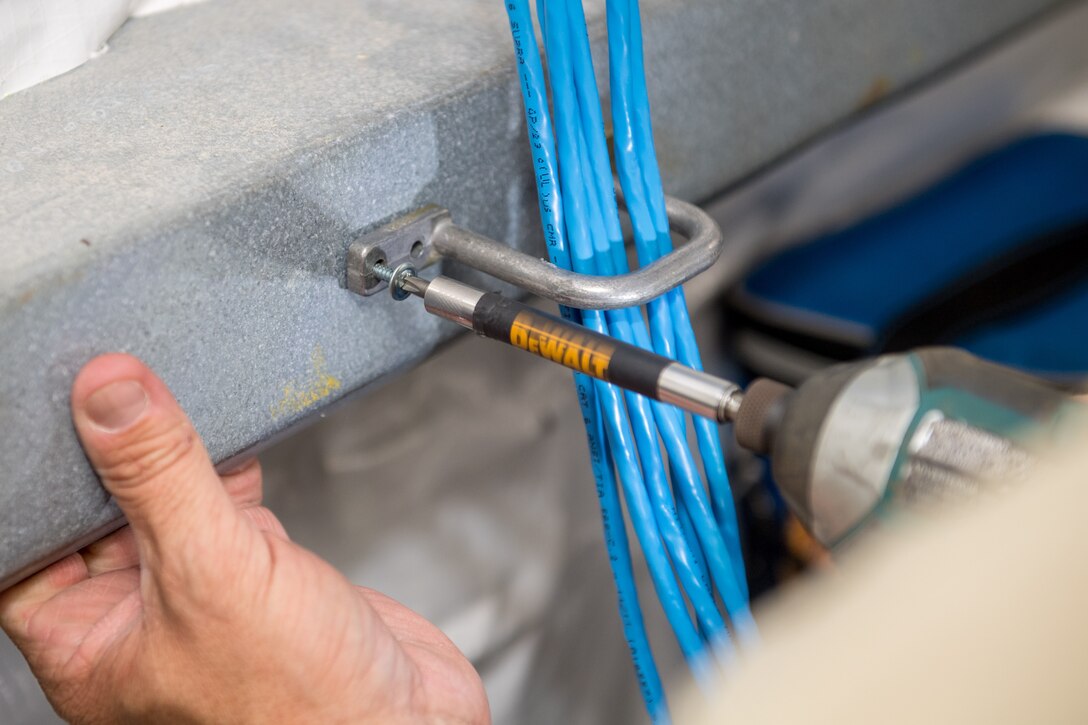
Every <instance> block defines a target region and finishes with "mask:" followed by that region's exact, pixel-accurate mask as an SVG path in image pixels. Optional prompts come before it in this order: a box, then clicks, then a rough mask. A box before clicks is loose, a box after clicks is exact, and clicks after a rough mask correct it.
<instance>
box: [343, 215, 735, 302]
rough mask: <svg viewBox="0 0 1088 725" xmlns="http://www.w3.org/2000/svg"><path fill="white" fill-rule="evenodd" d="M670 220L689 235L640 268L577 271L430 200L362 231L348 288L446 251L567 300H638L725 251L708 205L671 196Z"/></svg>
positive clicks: (376, 284)
mask: <svg viewBox="0 0 1088 725" xmlns="http://www.w3.org/2000/svg"><path fill="white" fill-rule="evenodd" d="M665 206H666V211H667V212H668V215H669V227H670V228H671V229H672V230H673V231H674V232H676V233H677V234H678V235H680V236H681V237H683V238H684V239H685V240H686V242H685V243H684V244H682V245H681V246H679V247H677V248H676V249H675V250H673V251H672V252H670V253H669V254H667V255H665V256H664V257H661V258H660V259H658V260H657V261H655V262H653V263H652V264H649V265H647V266H645V267H643V268H642V269H639V270H636V271H634V272H629V273H627V274H621V275H616V276H613V277H604V276H599V275H588V274H576V273H575V272H571V271H568V270H565V269H560V268H558V267H556V266H555V265H554V264H551V263H550V262H547V261H545V260H543V259H538V258H537V257H533V256H531V255H528V254H525V253H523V252H519V251H517V250H515V249H511V248H510V247H508V246H506V245H505V244H503V243H502V242H498V241H495V240H494V239H489V238H488V237H485V236H482V235H480V234H476V233H475V232H471V231H469V230H467V229H462V228H461V227H458V226H457V225H455V224H454V223H453V222H452V221H451V219H450V216H449V212H447V211H446V210H445V209H441V208H439V207H435V206H428V207H424V208H423V209H420V210H418V211H415V212H412V213H411V214H409V215H407V216H404V217H401V218H400V219H397V220H395V221H394V222H392V223H391V224H389V225H386V226H384V227H381V228H379V229H376V230H374V231H372V232H369V233H368V234H366V235H364V236H363V237H362V238H360V239H359V240H358V241H356V242H355V243H354V244H352V245H351V249H350V250H349V252H348V289H350V290H352V291H354V292H358V293H359V294H363V295H372V294H374V293H375V292H380V291H381V290H383V289H385V286H386V283H385V282H384V281H383V280H380V279H378V278H377V277H376V276H374V274H373V265H374V263H375V262H383V263H384V264H385V265H387V266H389V267H395V266H396V265H398V264H400V263H401V262H411V263H412V264H413V265H415V266H416V267H417V268H422V267H424V266H426V264H427V262H428V261H429V260H430V259H431V258H432V252H433V253H434V255H440V256H442V257H448V258H450V259H453V260H455V261H458V262H461V263H462V264H465V265H467V266H469V267H472V268H474V269H478V270H480V271H481V272H486V273H487V274H490V275H491V276H492V277H495V278H497V279H501V280H502V281H504V282H509V283H510V284H513V285H516V286H518V287H521V288H522V289H524V290H527V291H529V292H532V293H534V294H537V295H540V296H541V297H545V298H547V299H550V300H554V301H555V302H558V303H559V304H561V305H566V306H568V307H576V308H578V309H584V310H590V309H593V310H613V309H620V308H623V307H637V306H638V305H643V304H646V303H647V302H649V301H650V300H652V299H655V298H657V297H660V296H661V295H663V294H665V293H666V292H668V291H669V290H671V289H674V288H675V287H678V286H680V285H681V284H683V283H684V282H687V281H688V280H689V279H691V278H692V277H694V276H695V275H697V274H699V273H700V272H702V271H704V270H706V269H707V268H708V267H710V265H712V264H714V262H715V261H716V260H717V259H718V256H719V255H720V254H721V251H722V234H721V230H720V229H719V228H718V225H717V224H716V223H715V222H714V220H713V219H711V218H710V216H709V215H707V213H706V212H704V211H703V210H702V209H700V208H699V207H697V206H694V205H692V204H688V203H686V202H683V201H680V200H679V199H673V198H671V197H668V198H666V201H665Z"/></svg>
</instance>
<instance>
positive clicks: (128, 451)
mask: <svg viewBox="0 0 1088 725" xmlns="http://www.w3.org/2000/svg"><path fill="white" fill-rule="evenodd" d="M197 447H198V439H197V435H196V431H195V430H193V427H192V425H191V424H190V423H189V421H188V420H184V419H177V420H168V421H153V422H150V423H149V424H148V425H147V426H143V427H141V428H138V429H137V430H135V431H133V434H132V435H131V436H130V437H129V438H128V439H127V440H125V441H123V442H121V443H120V445H118V446H117V447H115V448H113V449H112V450H110V451H108V452H107V453H106V454H105V455H103V456H102V457H101V460H100V463H99V466H98V468H99V471H98V472H99V475H101V476H102V477H103V478H104V479H108V480H109V481H112V482H113V483H115V484H117V485H119V486H125V485H136V484H139V483H142V482H144V481H147V480H148V479H151V478H155V477H156V476H158V475H160V474H162V473H163V472H165V471H168V470H171V469H173V468H175V467H176V466H178V465H179V464H180V463H182V462H184V461H186V460H188V459H189V458H190V457H191V456H192V455H193V454H194V452H195V451H196V449H197Z"/></svg>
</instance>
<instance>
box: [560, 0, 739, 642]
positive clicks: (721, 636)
mask: <svg viewBox="0 0 1088 725" xmlns="http://www.w3.org/2000/svg"><path fill="white" fill-rule="evenodd" d="M564 1H566V2H567V7H566V10H567V17H568V19H569V25H568V28H567V29H568V31H569V33H570V36H571V39H572V41H573V42H571V44H570V46H571V48H572V50H573V54H572V60H573V68H574V88H575V91H576V97H577V100H578V104H577V105H578V107H579V111H580V121H581V131H582V133H579V134H577V139H576V140H577V142H578V155H579V158H578V163H579V167H580V168H584V169H589V170H590V172H589V173H588V174H587V175H588V176H589V177H590V178H591V180H592V181H593V182H594V183H593V184H592V185H590V186H589V187H587V189H586V196H587V202H588V209H589V222H590V229H591V238H592V240H593V251H594V262H595V265H594V271H595V273H596V274H600V275H614V274H616V273H617V271H619V270H617V269H616V263H617V260H616V259H615V258H614V254H615V251H616V246H617V242H618V245H619V246H620V248H621V249H622V244H623V237H622V231H621V228H620V223H619V212H618V209H617V207H616V200H615V195H614V194H613V187H612V172H611V167H610V165H609V163H608V151H607V148H606V145H605V140H604V121H603V118H602V116H601V107H600V99H599V97H598V95H597V84H596V78H595V74H594V72H593V61H592V56H591V53H590V49H589V39H588V33H587V31H586V25H585V16H584V15H583V11H582V6H581V3H580V2H578V0H564ZM555 32H561V29H560V28H555ZM556 88H557V84H556V82H555V81H554V80H553V82H552V89H553V93H555V94H556V107H557V109H558V108H559V107H560V105H561V103H560V97H561V95H564V94H560V93H559V91H557V90H556ZM565 91H566V93H569V88H568V89H565ZM591 155H592V159H591V158H590V156H591ZM622 266H623V268H624V269H626V266H627V261H626V259H623V261H622ZM606 317H607V320H608V325H609V328H610V330H611V332H612V334H613V335H614V336H615V337H617V338H618V339H621V340H623V341H624V342H627V343H633V344H636V345H641V346H642V347H644V348H647V349H649V347H650V342H649V335H648V334H647V332H646V328H645V323H644V321H643V320H642V317H641V315H640V314H639V311H638V310H637V309H624V310H613V311H610V312H608V313H606ZM625 397H626V399H627V408H628V411H629V413H630V415H631V419H632V424H633V427H634V430H635V437H636V440H637V443H638V450H639V456H640V458H641V459H642V469H643V475H644V476H645V477H646V484H647V490H648V492H649V494H650V497H651V499H652V501H653V503H654V507H655V513H656V514H657V522H658V526H659V528H660V530H661V532H662V535H663V537H664V538H665V542H666V546H667V547H668V551H669V554H670V555H671V557H672V560H673V565H674V567H675V568H676V571H677V576H678V577H679V578H680V580H681V583H682V585H683V587H684V590H685V591H686V592H687V594H688V598H689V600H690V601H691V603H692V606H693V608H694V609H695V612H696V616H697V619H698V621H699V625H700V628H701V631H702V633H703V635H704V637H706V639H707V640H709V641H710V642H711V643H712V644H714V645H715V648H716V649H718V650H725V649H728V647H729V644H728V633H727V631H726V629H725V623H724V620H723V619H722V617H721V614H720V612H718V609H717V606H716V604H715V603H714V594H713V590H712V589H711V588H710V586H709V580H708V578H707V576H706V575H705V569H704V568H703V565H702V560H701V557H700V555H701V551H700V550H699V548H698V540H697V539H696V538H695V537H694V536H691V534H690V529H689V530H687V531H685V529H684V527H683V524H682V521H683V519H682V518H681V517H680V515H679V512H678V510H677V506H676V503H675V501H674V499H673V496H672V493H671V491H670V489H669V485H668V477H667V475H666V473H665V466H664V461H663V460H662V458H661V452H660V446H659V443H658V440H657V432H656V431H655V429H654V425H653V420H654V417H655V416H654V411H653V408H651V405H650V401H649V400H647V399H646V398H645V397H643V396H641V395H637V394H634V393H627V394H626V396H625Z"/></svg>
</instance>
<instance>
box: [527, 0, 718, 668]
mask: <svg viewBox="0 0 1088 725" xmlns="http://www.w3.org/2000/svg"><path fill="white" fill-rule="evenodd" d="M545 27H546V28H547V31H548V32H547V33H546V35H545V47H546V49H547V52H548V73H549V78H550V80H551V90H552V94H553V99H554V105H555V112H556V124H557V131H558V133H557V137H558V147H559V158H560V187H561V189H562V193H563V199H564V208H565V211H566V214H565V222H566V225H567V227H566V228H567V232H568V237H569V241H570V245H571V252H572V255H571V259H572V263H573V265H574V271H576V272H579V273H581V274H594V273H595V272H596V267H595V264H594V249H593V242H592V237H591V235H590V229H589V224H588V223H587V222H588V220H589V219H590V211H591V210H590V204H591V202H590V201H589V199H588V198H587V191H588V189H587V186H586V182H585V179H584V178H583V176H582V169H581V165H580V163H579V158H578V143H577V140H578V137H579V135H580V134H579V121H578V114H577V100H576V95H575V92H574V86H573V82H572V77H573V74H572V64H571V58H570V50H569V42H568V41H569V38H568V34H567V33H566V32H565V31H566V29H567V28H568V27H569V24H568V18H567V12H566V6H565V5H564V3H563V2H555V3H549V5H548V6H547V7H546V20H545ZM582 320H583V324H585V325H586V327H588V328H590V329H591V330H594V331H595V332H599V333H602V334H609V331H608V324H607V321H606V317H605V315H604V314H602V313H601V312H600V311H598V310H584V311H583V312H582ZM597 390H598V394H599V395H600V396H601V397H602V399H603V400H605V401H607V402H608V404H607V405H603V406H602V408H603V409H604V410H605V422H606V431H607V433H608V436H609V442H610V445H611V450H612V453H613V456H614V457H615V459H616V465H617V467H618V468H619V470H620V480H621V483H622V484H623V486H624V494H625V497H626V501H627V507H628V511H629V512H630V514H631V522H632V524H633V525H634V527H635V532H636V534H637V535H638V538H639V541H640V543H641V544H642V550H643V554H644V555H645V557H646V563H647V566H648V568H649V570H650V576H651V578H652V580H653V583H654V587H655V589H656V591H657V594H658V598H659V599H660V600H661V603H662V608H663V610H664V612H665V615H666V617H667V619H668V620H669V623H670V625H671V626H672V628H673V632H674V633H675V635H676V638H677V642H678V643H679V645H680V649H681V651H682V652H683V653H684V655H685V657H686V658H687V660H688V663H689V666H690V667H691V669H692V671H693V672H694V673H695V675H696V679H697V680H699V681H700V682H702V683H706V684H709V683H710V682H712V679H713V676H712V669H711V665H710V658H709V654H708V652H707V650H706V647H705V644H704V642H703V640H702V638H701V637H700V636H699V633H698V630H697V629H696V628H695V626H694V625H693V623H692V621H691V618H690V616H689V615H688V612H687V607H686V604H685V602H684V598H683V594H682V592H681V591H680V587H679V586H678V584H677V581H676V578H675V577H674V575H673V572H672V569H671V566H670V563H669V560H668V557H667V556H666V554H665V550H664V547H663V546H662V542H661V538H660V532H659V530H658V528H657V525H656V521H655V517H654V510H653V506H652V504H651V501H650V497H649V495H648V493H647V490H646V485H645V482H644V480H643V476H642V472H641V471H640V470H639V467H638V462H637V459H636V456H635V451H636V443H635V441H634V440H632V435H631V431H630V429H629V427H628V420H627V417H626V416H625V415H624V409H623V403H622V396H621V393H620V392H619V390H618V389H617V388H615V387H614V386H612V385H609V384H607V383H603V382H602V383H598V385H597Z"/></svg>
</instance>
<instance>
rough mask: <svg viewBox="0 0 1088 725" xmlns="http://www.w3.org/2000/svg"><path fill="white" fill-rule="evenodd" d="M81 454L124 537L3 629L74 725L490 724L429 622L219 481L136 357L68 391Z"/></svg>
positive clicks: (246, 492) (32, 591) (33, 587)
mask: <svg viewBox="0 0 1088 725" xmlns="http://www.w3.org/2000/svg"><path fill="white" fill-rule="evenodd" d="M72 415H73V419H74V421H75V425H76V430H77V432H78V433H79V436H80V439H81V441H82V442H83V447H84V449H85V450H86V452H87V456H88V457H89V458H90V460H91V463H92V464H93V465H94V468H95V470H96V471H97V472H98V475H99V476H100V478H101V479H102V483H103V484H104V485H105V487H106V488H107V490H109V492H110V493H111V494H112V495H113V496H114V498H115V500H116V501H117V503H118V505H119V506H120V507H121V510H122V511H123V512H124V514H125V516H126V518H127V519H128V522H129V524H130V526H129V527H126V528H125V529H122V530H120V531H118V532H116V533H114V534H112V535H111V536H109V537H107V538H105V539H103V540H102V541H100V542H98V543H96V544H93V545H91V546H89V547H87V548H86V549H84V550H83V551H81V552H79V553H77V554H73V555H72V556H69V557H68V558H66V559H64V560H62V561H60V562H57V563H56V564H54V565H52V566H51V567H49V568H48V569H46V570H45V571H43V572H41V573H39V574H37V575H35V576H33V577H31V578H30V579H28V580H26V581H24V582H22V583H20V584H18V585H16V586H15V587H13V588H11V589H9V590H8V591H6V592H4V593H2V594H0V625H2V626H3V628H4V630H5V631H6V632H7V633H8V635H9V636H10V637H11V638H12V640H14V642H15V644H16V645H17V646H18V647H19V649H20V650H22V652H23V654H24V655H25V656H26V658H27V661H28V662H29V663H30V666H31V669H32V670H33V671H34V674H35V675H36V676H37V677H38V679H39V681H40V682H41V685H42V688H43V690H44V691H45V694H46V696H47V697H48V698H49V701H50V702H51V703H52V704H53V706H54V708H56V710H57V712H58V713H59V714H60V715H61V716H62V717H64V718H66V719H68V720H71V721H73V722H76V723H113V722H121V721H124V722H128V721H153V722H156V723H159V722H173V721H182V722H207V723H223V722H230V723H254V722H262V723H263V722H277V723H287V722H306V723H334V722H352V723H365V722H382V723H389V722H420V721H423V722H447V723H470V722H471V723H478V722H479V723H486V722H488V721H489V720H490V717H489V714H488V707H487V700H486V697H485V695H484V692H483V688H482V685H481V683H480V679H479V676H478V675H477V674H476V672H475V670H473V668H472V666H471V665H470V664H469V662H468V661H467V660H466V659H465V658H464V656H463V655H462V654H461V653H460V652H459V651H458V650H457V648H456V647H454V645H453V644H452V643H451V642H450V641H449V640H448V639H447V638H446V637H445V636H444V635H443V634H442V633H441V632H440V631H439V630H438V629H437V628H435V627H434V626H433V625H431V624H430V623H429V622H427V621H426V620H424V619H423V618H422V617H420V616H419V615H417V614H415V613H413V612H411V611H410V610H408V609H407V608H405V607H403V606H402V605H400V604H398V603H396V602H394V601H393V600H391V599H389V598H387V597H385V596H383V595H381V594H379V593H377V592H374V591H370V590H367V589H364V588H361V587H355V586H353V585H351V584H350V583H349V582H348V581H347V580H346V579H344V577H343V576H341V575H340V574H339V573H338V572H337V571H336V570H335V569H333V568H332V567H331V566H330V565H329V564H327V563H326V562H324V561H323V560H321V559H320V558H318V557H317V556H316V555H314V554H312V553H310V552H308V551H306V550H305V549H303V548H301V547H299V546H297V545H295V544H293V543H291V542H290V541H289V540H288V538H287V536H286V534H285V533H284V531H283V528H282V526H281V525H280V523H279V522H278V521H277V520H276V518H275V517H274V516H273V515H272V513H271V512H270V511H269V510H268V509H265V508H262V507H261V506H260V501H261V473H260V468H259V466H258V465H257V464H256V462H253V463H252V464H250V465H248V466H246V467H244V468H243V469H241V470H240V471H237V472H235V473H232V474H229V475H225V476H222V477H220V476H219V475H218V474H217V473H216V472H215V469H214V468H213V467H212V463H211V461H210V460H209V458H208V455H207V453H206V452H205V451H204V447H203V445H202V444H201V442H200V439H199V437H198V436H197V434H196V432H195V431H194V430H193V427H192V425H191V424H190V422H189V420H188V418H187V417H186V416H185V414H184V413H183V412H182V410H181V408H180V407H179V406H178V404H177V403H176V402H175V401H174V398H173V396H171V394H170V392H169V390H167V388H166V386H165V385H164V384H163V383H162V381H160V380H159V379H158V378H157V377H156V376H155V375H154V373H152V372H151V371H150V370H149V369H148V368H147V367H146V366H144V365H143V364H142V363H141V362H139V361H138V360H136V359H135V358H132V357H130V356H126V355H105V356H102V357H99V358H96V359H95V360H93V361H91V362H90V363H89V364H88V365H87V366H86V367H85V368H84V369H83V371H82V372H81V373H80V374H79V376H78V377H77V378H76V381H75V383H74V385H73V387H72Z"/></svg>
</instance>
